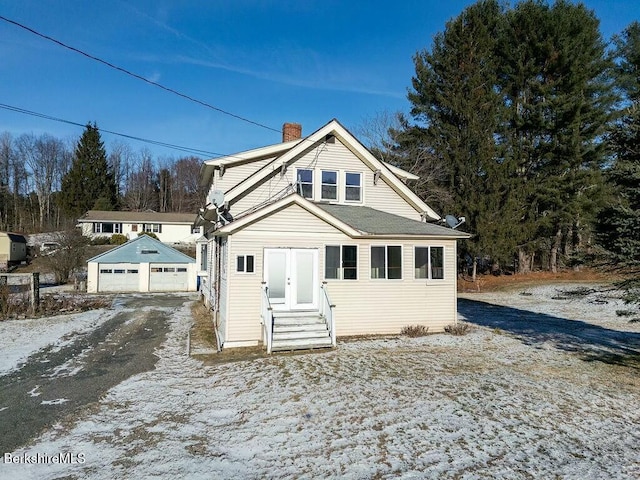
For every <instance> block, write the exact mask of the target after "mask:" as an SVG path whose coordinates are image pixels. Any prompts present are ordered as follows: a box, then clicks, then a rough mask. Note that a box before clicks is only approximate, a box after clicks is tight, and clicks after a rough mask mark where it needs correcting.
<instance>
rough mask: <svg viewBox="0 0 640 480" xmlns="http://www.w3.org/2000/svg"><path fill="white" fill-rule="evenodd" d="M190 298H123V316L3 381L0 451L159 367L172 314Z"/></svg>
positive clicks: (48, 351)
mask: <svg viewBox="0 0 640 480" xmlns="http://www.w3.org/2000/svg"><path fill="white" fill-rule="evenodd" d="M188 300H189V299H188V298H187V297H185V296H173V295H163V296H158V295H148V296H141V295H136V296H130V297H125V296H120V297H116V299H115V301H114V303H116V304H117V305H116V306H117V309H118V310H121V311H119V313H116V314H115V315H114V316H113V318H111V319H109V320H107V321H105V322H104V323H102V324H101V325H100V326H99V327H98V328H97V329H95V330H93V331H91V332H90V333H87V334H77V335H76V337H75V338H74V339H73V340H72V341H71V342H69V343H68V344H66V346H64V347H62V348H54V347H53V346H50V347H48V348H46V349H44V350H40V351H39V352H37V353H36V354H34V355H32V356H31V357H30V358H29V359H28V361H27V362H26V363H25V364H24V365H23V366H22V367H21V368H20V369H18V370H16V371H14V372H12V373H11V374H9V375H5V376H1V377H0V405H2V406H3V409H2V410H0V451H2V452H11V451H13V450H15V449H16V448H18V447H20V446H23V445H25V444H26V443H28V442H29V441H31V440H33V439H35V438H36V437H38V436H39V435H40V433H42V432H43V431H44V430H46V429H48V428H49V427H51V426H52V425H53V424H55V423H56V422H58V421H61V420H62V421H63V420H64V419H65V418H68V419H70V420H73V415H74V412H77V411H78V410H79V409H80V408H82V407H85V406H87V405H89V404H91V403H92V402H96V401H97V400H99V399H100V398H101V397H102V396H103V395H104V394H105V393H106V392H107V390H109V389H110V388H111V387H113V386H114V385H117V384H119V383H120V382H122V381H123V380H125V379H127V378H129V377H131V376H132V375H135V374H137V373H140V372H144V371H147V370H151V369H153V368H154V365H155V363H156V361H157V357H156V356H155V355H154V349H156V348H157V347H158V346H160V345H161V344H162V342H163V341H164V340H165V338H166V335H167V332H168V329H169V326H168V318H169V317H170V315H171V312H172V310H175V309H176V308H178V307H180V306H182V305H183V303H184V302H186V301H188Z"/></svg>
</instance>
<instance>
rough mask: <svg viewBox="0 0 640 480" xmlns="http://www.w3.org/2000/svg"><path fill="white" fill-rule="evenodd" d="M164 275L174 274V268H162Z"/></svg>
mask: <svg viewBox="0 0 640 480" xmlns="http://www.w3.org/2000/svg"><path fill="white" fill-rule="evenodd" d="M164 272H165V273H176V269H175V267H164Z"/></svg>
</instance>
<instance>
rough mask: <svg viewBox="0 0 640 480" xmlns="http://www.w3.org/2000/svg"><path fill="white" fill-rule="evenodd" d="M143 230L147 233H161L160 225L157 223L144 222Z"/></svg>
mask: <svg viewBox="0 0 640 480" xmlns="http://www.w3.org/2000/svg"><path fill="white" fill-rule="evenodd" d="M144 231H145V232H148V233H162V225H161V224H159V223H145V224H144Z"/></svg>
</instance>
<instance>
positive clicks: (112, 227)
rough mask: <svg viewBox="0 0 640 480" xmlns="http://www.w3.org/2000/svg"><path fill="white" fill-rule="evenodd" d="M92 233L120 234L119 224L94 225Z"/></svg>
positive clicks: (120, 227)
mask: <svg viewBox="0 0 640 480" xmlns="http://www.w3.org/2000/svg"><path fill="white" fill-rule="evenodd" d="M93 233H122V224H121V223H94V224H93Z"/></svg>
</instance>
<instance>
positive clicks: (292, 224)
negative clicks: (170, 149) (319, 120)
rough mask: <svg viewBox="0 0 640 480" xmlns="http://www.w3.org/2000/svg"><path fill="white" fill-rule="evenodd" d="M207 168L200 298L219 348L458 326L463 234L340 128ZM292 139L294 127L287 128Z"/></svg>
mask: <svg viewBox="0 0 640 480" xmlns="http://www.w3.org/2000/svg"><path fill="white" fill-rule="evenodd" d="M291 129H292V125H291V124H285V126H284V131H283V140H286V141H283V143H281V144H277V145H271V146H267V147H264V148H259V149H256V150H251V151H247V152H241V153H238V154H234V155H233V156H228V157H224V158H218V159H215V160H209V161H206V162H205V163H204V165H203V167H202V169H201V183H202V185H203V186H208V188H209V196H208V203H207V205H205V207H204V208H202V209H201V211H200V214H199V215H198V219H197V221H196V224H197V225H201V226H204V227H205V235H204V236H203V237H202V238H200V239H199V240H198V245H199V248H198V249H197V264H198V267H199V269H200V271H199V275H200V277H201V292H202V294H203V296H204V299H205V302H206V303H207V304H209V305H210V306H211V307H212V310H213V311H214V315H215V317H214V325H215V327H216V330H217V336H218V339H219V344H220V345H221V346H222V347H238V346H250V345H258V344H263V345H264V346H265V348H266V349H267V351H268V352H271V351H275V350H289V349H295V348H313V347H330V346H335V344H336V343H335V342H336V337H337V336H349V335H365V334H397V333H399V332H400V330H401V329H402V328H403V327H405V326H409V325H424V326H426V327H428V328H429V331H430V332H437V331H442V330H443V329H444V327H445V326H446V325H449V324H452V323H454V322H455V321H456V315H457V312H456V241H457V239H460V238H466V237H468V235H467V234H465V233H462V232H459V231H457V230H454V229H451V228H448V227H445V226H444V223H443V222H440V216H439V215H438V214H437V213H436V212H434V211H433V210H432V209H431V208H430V207H429V206H428V205H427V204H425V203H424V202H423V201H422V200H421V199H420V198H419V197H418V196H417V195H415V194H414V193H413V191H412V190H411V189H410V188H409V187H408V186H407V185H406V182H407V181H408V180H415V179H417V177H416V176H414V175H412V174H410V173H409V172H405V171H403V170H401V169H399V168H397V167H394V166H392V165H389V164H387V163H384V162H382V161H380V160H378V159H377V158H375V157H374V156H373V155H372V154H371V153H370V152H369V151H368V150H367V149H366V148H365V147H364V146H363V145H362V144H361V143H360V142H359V141H358V140H357V139H356V138H355V137H354V136H353V135H352V134H351V133H350V132H349V131H347V130H346V129H345V128H344V127H343V126H342V125H341V124H340V123H339V122H338V121H337V120H332V121H330V122H329V123H327V124H326V125H325V126H323V127H322V128H320V129H319V130H317V131H316V132H314V133H312V134H311V135H309V136H308V137H306V138H295V135H294V139H291V137H290V136H289V133H290V131H291ZM293 129H294V131H298V132H299V130H300V127H299V126H296V125H295V124H294V126H293Z"/></svg>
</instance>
